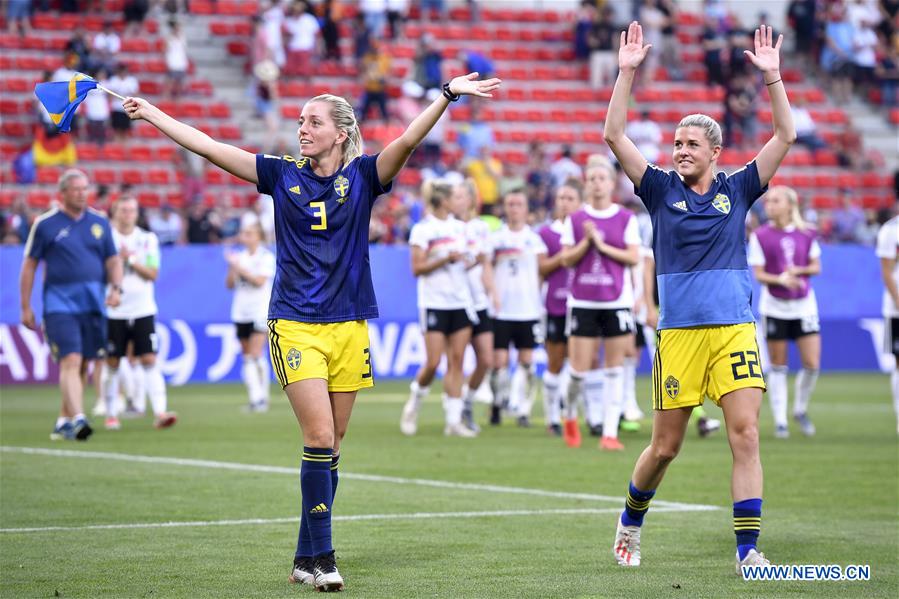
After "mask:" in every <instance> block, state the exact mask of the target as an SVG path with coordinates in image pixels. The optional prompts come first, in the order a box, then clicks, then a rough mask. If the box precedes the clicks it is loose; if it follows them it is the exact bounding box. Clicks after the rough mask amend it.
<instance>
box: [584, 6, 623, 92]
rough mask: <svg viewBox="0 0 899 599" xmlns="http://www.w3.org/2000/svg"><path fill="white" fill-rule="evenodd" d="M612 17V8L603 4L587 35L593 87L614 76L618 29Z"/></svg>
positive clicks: (613, 12) (603, 84)
mask: <svg viewBox="0 0 899 599" xmlns="http://www.w3.org/2000/svg"><path fill="white" fill-rule="evenodd" d="M614 17H615V11H614V9H613V8H612V7H611V6H604V7H603V8H602V10H601V11H598V12H597V13H596V17H595V20H594V21H593V27H592V28H591V29H590V34H589V35H588V36H587V46H588V47H589V48H590V87H592V88H593V89H599V88H601V87H604V86H606V85H608V84H609V83H610V82H611V81H613V80H614V78H615V69H616V67H617V57H616V56H615V52H616V50H617V46H616V39H617V38H618V34H619V33H620V31H619V30H618V29H619V28H618V27H617V26H616V25H615V23H614Z"/></svg>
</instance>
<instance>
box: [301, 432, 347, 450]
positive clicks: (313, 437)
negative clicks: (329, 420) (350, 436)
mask: <svg viewBox="0 0 899 599" xmlns="http://www.w3.org/2000/svg"><path fill="white" fill-rule="evenodd" d="M345 432H346V431H344V433H345ZM303 444H304V445H306V447H334V430H333V429H331V428H325V427H322V428H321V429H314V428H310V429H309V430H308V431H303Z"/></svg>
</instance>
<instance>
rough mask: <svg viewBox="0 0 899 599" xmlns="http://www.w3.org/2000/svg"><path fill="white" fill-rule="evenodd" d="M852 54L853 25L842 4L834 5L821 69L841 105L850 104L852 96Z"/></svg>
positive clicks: (827, 30) (829, 16)
mask: <svg viewBox="0 0 899 599" xmlns="http://www.w3.org/2000/svg"><path fill="white" fill-rule="evenodd" d="M852 52H853V29H852V23H850V22H849V20H848V19H847V18H846V10H845V8H844V7H843V5H842V4H840V3H836V4H832V5H831V6H830V12H829V14H828V20H827V26H826V28H825V46H824V49H823V50H822V52H821V67H822V68H823V69H824V70H825V71H826V72H827V74H828V76H829V77H830V84H831V92H832V93H833V95H834V97H835V99H836V101H837V103H839V104H848V103H849V99H850V97H851V96H852V64H853V63H852Z"/></svg>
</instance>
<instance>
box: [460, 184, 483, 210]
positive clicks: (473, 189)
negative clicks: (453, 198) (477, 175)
mask: <svg viewBox="0 0 899 599" xmlns="http://www.w3.org/2000/svg"><path fill="white" fill-rule="evenodd" d="M456 187H457V188H459V189H461V190H462V191H464V192H465V193H467V194H468V198H469V200H470V203H469V205H468V210H466V214H467V215H468V216H477V215H478V210H479V209H480V205H481V198H480V194H478V185H477V183H475V181H474V179H472V178H471V177H466V178H465V180H464V181H460V182H459V183H457V184H456Z"/></svg>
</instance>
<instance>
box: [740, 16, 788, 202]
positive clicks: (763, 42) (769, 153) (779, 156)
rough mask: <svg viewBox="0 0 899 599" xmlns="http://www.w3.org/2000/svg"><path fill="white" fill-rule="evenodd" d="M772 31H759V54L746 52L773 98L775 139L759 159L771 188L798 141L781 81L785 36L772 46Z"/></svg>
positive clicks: (764, 181)
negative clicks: (773, 178) (781, 165)
mask: <svg viewBox="0 0 899 599" xmlns="http://www.w3.org/2000/svg"><path fill="white" fill-rule="evenodd" d="M772 31H773V30H772V29H771V28H770V27H766V26H764V25H762V26H761V27H760V28H759V29H756V30H755V53H752V52H750V51H749V50H746V51H744V54H746V57H747V58H748V59H749V60H750V61H752V64H754V65H755V66H756V68H758V69H759V70H760V71H761V72H762V74H763V75H764V78H765V85H766V86H767V87H768V95H769V96H771V119H772V120H773V121H774V136H773V137H772V138H771V139H770V140H768V143H766V144H765V147H764V148H762V151H761V152H759V153H758V156H756V157H755V164H756V166H757V167H758V170H759V180H760V181H761V184H762V187H764V186H765V185H767V184H768V182H769V181H770V180H771V178H772V177H774V173H776V172H777V168H778V167H779V166H780V163H781V162H783V159H784V157H785V156H786V155H787V152H789V151H790V146H792V145H793V143H794V142H795V141H796V126H795V125H794V124H793V113H792V112H791V111H790V100H789V98H787V90H786V88H785V87H784V84H783V80H782V79H781V77H780V45H781V44H782V43H783V41H784V36H783V35H780V36H778V37H777V44H776V45H772V43H771V37H772V36H773V33H772Z"/></svg>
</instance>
